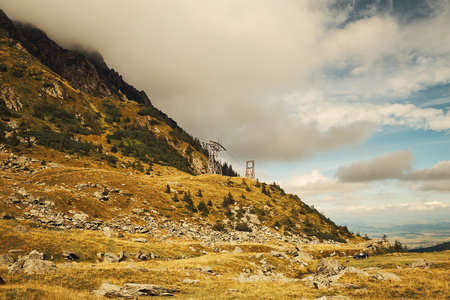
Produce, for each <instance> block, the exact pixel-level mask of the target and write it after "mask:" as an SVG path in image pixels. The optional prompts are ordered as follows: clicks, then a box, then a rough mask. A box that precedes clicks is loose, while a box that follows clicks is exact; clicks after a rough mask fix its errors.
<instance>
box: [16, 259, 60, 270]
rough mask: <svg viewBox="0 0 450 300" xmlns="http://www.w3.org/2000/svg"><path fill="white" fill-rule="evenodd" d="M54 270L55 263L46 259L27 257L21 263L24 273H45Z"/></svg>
mask: <svg viewBox="0 0 450 300" xmlns="http://www.w3.org/2000/svg"><path fill="white" fill-rule="evenodd" d="M55 270H56V265H55V263H54V262H52V261H48V260H41V259H28V260H26V261H25V262H24V264H23V272H24V273H25V274H47V273H49V272H53V271H55Z"/></svg>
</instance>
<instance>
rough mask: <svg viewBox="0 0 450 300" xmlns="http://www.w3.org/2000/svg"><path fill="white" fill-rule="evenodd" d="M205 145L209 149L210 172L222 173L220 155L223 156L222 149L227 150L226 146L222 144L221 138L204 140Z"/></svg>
mask: <svg viewBox="0 0 450 300" xmlns="http://www.w3.org/2000/svg"><path fill="white" fill-rule="evenodd" d="M202 144H203V147H205V148H206V149H207V150H208V156H209V160H208V174H219V175H222V163H221V160H220V157H221V156H222V151H226V150H227V149H225V147H224V146H222V141H221V140H219V139H216V140H214V141H213V140H209V141H205V142H202Z"/></svg>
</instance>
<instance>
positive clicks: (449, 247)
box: [409, 242, 450, 253]
mask: <svg viewBox="0 0 450 300" xmlns="http://www.w3.org/2000/svg"><path fill="white" fill-rule="evenodd" d="M447 250H450V242H446V243H442V244H439V245H435V246H431V247H425V248H415V249H411V250H409V252H416V253H425V252H435V251H447Z"/></svg>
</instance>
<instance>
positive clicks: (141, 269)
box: [136, 266, 148, 272]
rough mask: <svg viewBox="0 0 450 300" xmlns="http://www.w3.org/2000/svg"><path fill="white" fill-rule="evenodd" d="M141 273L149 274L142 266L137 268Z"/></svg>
mask: <svg viewBox="0 0 450 300" xmlns="http://www.w3.org/2000/svg"><path fill="white" fill-rule="evenodd" d="M136 270H138V271H139V272H148V270H147V269H146V268H144V267H142V266H139V267H137V269H136Z"/></svg>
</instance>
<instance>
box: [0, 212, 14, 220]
mask: <svg viewBox="0 0 450 300" xmlns="http://www.w3.org/2000/svg"><path fill="white" fill-rule="evenodd" d="M0 219H3V220H14V219H15V217H14V216H13V215H11V214H7V213H2V214H1V215H0Z"/></svg>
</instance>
